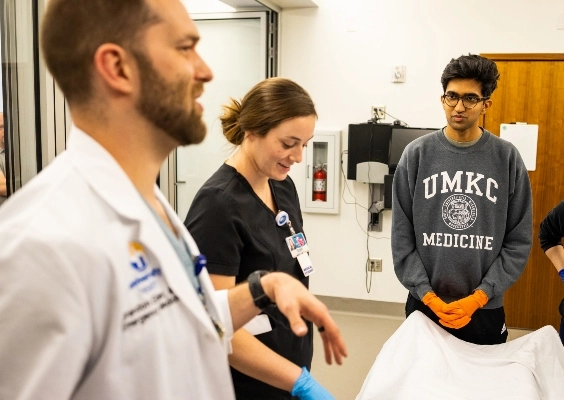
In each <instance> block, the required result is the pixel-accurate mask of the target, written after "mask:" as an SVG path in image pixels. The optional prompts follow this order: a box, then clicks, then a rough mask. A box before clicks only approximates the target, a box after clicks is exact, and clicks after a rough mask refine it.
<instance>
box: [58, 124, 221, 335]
mask: <svg viewBox="0 0 564 400" xmlns="http://www.w3.org/2000/svg"><path fill="white" fill-rule="evenodd" d="M67 151H68V153H69V157H72V159H73V164H74V165H75V166H76V168H77V169H78V170H79V171H80V172H81V173H82V175H83V176H84V179H85V180H86V181H87V182H88V184H89V185H90V186H91V187H92V189H93V191H94V192H95V193H96V194H97V195H98V196H100V197H101V198H102V199H103V200H104V201H105V202H106V203H107V204H108V205H109V206H110V207H111V208H112V209H113V210H114V211H115V213H116V214H117V215H119V216H120V217H121V218H123V219H124V220H129V222H128V223H127V225H128V228H127V229H128V230H130V231H131V232H132V235H136V236H137V237H132V238H131V239H136V240H138V241H139V242H140V243H141V244H142V245H143V246H144V248H145V249H146V250H147V251H148V252H149V253H151V255H152V256H153V257H154V259H155V260H156V262H157V263H158V264H159V266H160V267H161V269H162V271H163V275H164V277H165V279H166V281H167V284H168V285H169V287H170V288H171V289H172V291H173V292H174V294H175V295H176V296H178V299H179V300H180V302H181V303H182V304H183V305H184V306H185V308H186V309H187V310H188V311H189V312H190V313H192V314H193V315H194V316H195V317H196V318H197V319H198V320H199V321H200V322H201V324H202V325H203V326H204V327H205V328H206V329H208V330H210V331H212V332H214V333H215V328H214V326H213V323H212V322H211V320H210V317H209V315H208V313H207V312H206V310H205V308H204V307H203V305H202V302H201V301H200V299H199V297H198V295H197V293H196V291H195V289H194V287H193V286H192V284H191V282H190V280H189V278H188V276H187V274H186V271H185V269H184V266H183V265H182V263H181V262H180V259H179V258H178V255H177V254H176V252H175V250H174V249H173V247H172V245H171V244H170V242H169V240H168V239H167V237H166V236H165V234H164V232H163V231H162V228H161V227H160V225H159V224H158V222H157V221H156V219H155V216H154V215H153V213H152V212H151V211H150V210H149V208H148V205H147V204H146V203H145V202H144V201H143V199H142V197H141V195H140V194H139V192H138V191H137V189H136V188H135V186H134V185H133V183H132V182H131V180H130V179H129V177H128V176H127V175H126V174H125V172H124V171H123V170H122V168H121V167H120V166H119V164H118V163H117V162H116V161H115V159H114V158H113V157H112V156H111V155H110V154H109V153H108V152H107V151H106V149H104V148H103V147H102V146H101V145H100V144H99V143H98V142H96V141H95V140H94V139H93V138H92V137H90V136H89V135H87V134H86V133H84V132H83V131H81V130H79V129H78V128H76V127H74V126H73V127H72V129H71V132H70V139H69V145H68V150H67ZM155 193H156V195H157V197H158V198H159V200H160V201H161V203H163V205H164V206H165V208H166V210H167V213H168V214H169V217H170V219H171V220H172V222H173V224H174V225H175V226H176V227H177V230H179V231H180V232H182V234H183V236H186V235H187V231H186V228H184V225H182V223H180V221H179V219H178V217H176V214H175V213H174V211H173V210H172V208H171V207H170V206H169V205H168V202H167V200H166V199H165V198H164V196H163V195H162V193H161V192H160V190H159V188H158V187H157V186H155ZM135 225H136V228H135V227H134V226H135ZM196 250H197V248H196ZM194 254H198V252H196V253H194Z"/></svg>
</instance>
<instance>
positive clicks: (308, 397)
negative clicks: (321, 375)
mask: <svg viewBox="0 0 564 400" xmlns="http://www.w3.org/2000/svg"><path fill="white" fill-rule="evenodd" d="M292 396H296V397H298V398H300V399H301V400H335V398H334V397H333V396H331V393H329V392H328V391H327V390H325V388H324V387H323V386H321V385H320V384H319V383H317V381H316V380H315V379H313V377H312V376H311V375H310V374H309V371H308V370H307V368H306V367H302V373H301V375H300V376H299V377H298V379H297V380H296V382H295V383H294V387H293V388H292Z"/></svg>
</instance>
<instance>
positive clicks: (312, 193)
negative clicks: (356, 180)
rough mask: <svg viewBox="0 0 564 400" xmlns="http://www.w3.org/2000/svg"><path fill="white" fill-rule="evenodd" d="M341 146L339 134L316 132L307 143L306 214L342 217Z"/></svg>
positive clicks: (336, 132) (335, 132) (338, 132)
mask: <svg viewBox="0 0 564 400" xmlns="http://www.w3.org/2000/svg"><path fill="white" fill-rule="evenodd" d="M340 145H341V132H340V131H315V134H314V136H313V139H312V140H310V142H309V143H308V146H307V149H306V154H305V160H304V164H305V167H306V184H305V186H306V187H305V196H304V197H305V204H302V211H303V212H310V213H324V214H338V213H339V203H340V201H339V182H340V175H339V174H340V171H339V159H340V148H341V146H340Z"/></svg>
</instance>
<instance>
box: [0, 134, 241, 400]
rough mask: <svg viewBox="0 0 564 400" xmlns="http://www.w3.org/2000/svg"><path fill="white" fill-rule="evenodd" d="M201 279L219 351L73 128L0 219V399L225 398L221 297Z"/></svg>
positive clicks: (143, 217)
mask: <svg viewBox="0 0 564 400" xmlns="http://www.w3.org/2000/svg"><path fill="white" fill-rule="evenodd" d="M139 162H143V160H139ZM155 192H156V193H157V194H158V196H159V198H160V200H161V202H162V203H163V204H164V205H165V206H167V202H166V200H165V199H164V197H163V196H162V195H161V193H160V192H159V190H158V188H157V187H155ZM166 208H167V212H168V213H169V215H170V217H171V220H172V221H173V223H174V225H175V226H176V228H177V229H178V230H179V231H180V232H182V235H183V236H184V238H185V240H186V241H187V242H188V243H189V245H190V247H191V251H192V253H193V254H198V250H197V247H196V245H195V244H194V242H193V240H192V238H191V237H190V235H189V234H188V232H187V231H186V229H185V228H184V225H183V224H182V222H181V221H180V220H179V219H178V218H177V217H176V216H175V215H174V212H173V210H172V209H171V208H170V207H168V206H167V207H166ZM201 276H202V278H203V279H202V280H203V285H204V291H205V292H206V293H207V295H208V296H207V297H208V299H209V300H208V303H210V309H211V310H210V311H211V312H212V313H215V315H216V317H219V318H221V320H222V321H223V325H224V326H225V327H226V329H227V332H226V335H225V337H224V340H223V341H222V340H220V339H219V336H218V334H217V332H216V330H215V328H214V326H213V324H212V322H211V320H210V317H209V315H208V314H207V312H206V310H205V308H204V307H203V305H202V303H201V301H200V299H199V298H198V297H197V294H196V291H195V289H194V287H193V286H192V284H191V283H190V281H189V279H188V277H187V274H186V272H185V270H184V268H183V266H182V264H181V263H180V261H179V259H178V257H177V255H176V253H175V252H174V250H173V248H172V246H171V245H170V243H169V241H168V240H167V238H166V236H165V235H164V233H163V232H162V229H161V227H160V226H159V225H158V223H157V221H156V220H155V217H154V215H153V214H152V213H151V212H150V210H149V209H148V206H147V205H146V204H145V202H144V201H143V200H142V198H141V196H140V194H139V193H138V192H137V190H136V189H135V187H134V186H133V185H132V183H131V181H130V180H129V179H128V178H127V176H126V175H125V173H124V172H123V170H122V169H121V168H120V167H119V165H118V164H117V163H116V162H115V160H114V159H113V158H112V157H111V156H110V155H109V153H107V152H106V150H105V149H104V148H102V147H101V146H100V145H99V144H98V143H97V142H95V141H94V140H93V139H92V138H91V137H90V136H88V135H86V134H85V133H83V132H81V131H80V130H78V129H77V128H73V129H72V131H71V134H70V141H69V145H68V150H67V151H66V152H65V153H64V154H62V155H60V156H59V157H57V158H56V159H55V161H54V162H53V163H52V164H51V165H50V166H48V167H47V168H46V169H45V170H44V171H43V172H42V173H40V174H39V176H38V177H36V178H35V179H34V180H32V181H31V182H30V183H28V184H27V185H26V186H25V187H24V188H22V189H21V190H20V191H18V192H17V193H16V194H15V195H14V196H12V197H11V198H10V199H9V200H8V201H7V202H6V203H5V204H4V205H3V206H2V209H1V210H0V399H10V400H23V399H57V400H59V399H71V398H72V399H104V400H108V399H119V400H126V399H151V400H155V399H159V400H165V399H183V400H185V399H198V400H207V399H221V400H224V399H233V398H234V395H233V387H232V383H231V377H230V373H229V366H228V361H227V352H226V347H227V343H228V342H229V340H230V339H231V337H232V334H233V328H232V322H231V316H230V314H229V305H228V302H227V294H226V291H223V292H217V293H215V292H213V287H212V285H211V281H210V280H209V276H208V275H207V271H205V270H204V272H202V275H201Z"/></svg>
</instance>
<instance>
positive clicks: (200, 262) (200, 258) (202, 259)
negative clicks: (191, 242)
mask: <svg viewBox="0 0 564 400" xmlns="http://www.w3.org/2000/svg"><path fill="white" fill-rule="evenodd" d="M192 261H193V262H194V273H195V275H196V279H197V281H198V288H197V291H198V297H199V298H200V301H201V302H202V304H203V305H204V308H205V309H206V311H207V313H208V315H209V317H210V319H211V321H212V322H213V326H214V327H215V330H216V331H217V334H218V335H219V338H220V339H221V338H223V335H224V334H225V328H224V327H223V324H222V323H221V321H219V320H218V319H216V318H214V317H213V315H212V313H210V311H209V309H208V306H207V302H206V296H205V295H204V292H203V290H202V284H201V282H200V272H202V270H203V269H204V268H205V267H206V264H207V263H208V260H207V259H206V256H204V255H203V254H198V255H197V256H194V257H193V258H192Z"/></svg>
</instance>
